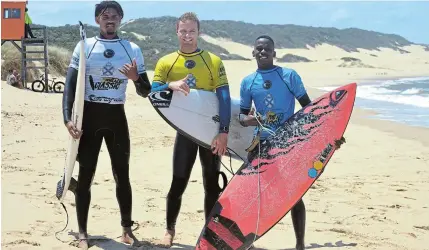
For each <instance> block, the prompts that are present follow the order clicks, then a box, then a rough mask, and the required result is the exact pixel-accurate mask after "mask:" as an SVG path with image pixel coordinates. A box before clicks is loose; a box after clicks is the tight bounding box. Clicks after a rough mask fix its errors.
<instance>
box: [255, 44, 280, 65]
mask: <svg viewBox="0 0 429 250" xmlns="http://www.w3.org/2000/svg"><path fill="white" fill-rule="evenodd" d="M252 54H253V57H255V59H256V62H257V63H258V67H259V68H260V69H269V68H271V67H272V66H273V63H274V57H275V56H276V52H275V51H274V43H273V42H272V41H270V40H269V39H267V38H259V39H258V40H256V41H255V47H254V49H253V52H252Z"/></svg>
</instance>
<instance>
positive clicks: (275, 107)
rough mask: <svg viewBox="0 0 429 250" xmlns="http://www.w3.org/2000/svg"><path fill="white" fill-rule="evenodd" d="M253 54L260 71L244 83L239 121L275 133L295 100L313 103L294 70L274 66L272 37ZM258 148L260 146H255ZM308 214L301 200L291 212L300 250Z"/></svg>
mask: <svg viewBox="0 0 429 250" xmlns="http://www.w3.org/2000/svg"><path fill="white" fill-rule="evenodd" d="M252 54H253V57H255V59H256V62H257V65H258V69H257V70H256V72H254V73H252V74H250V75H248V76H246V77H245V78H244V79H243V81H242V82H241V87H240V117H239V120H240V123H241V125H243V126H245V127H247V126H258V125H259V123H261V124H263V125H264V126H265V127H268V128H270V129H271V130H273V131H275V130H276V129H277V128H278V127H279V126H281V124H283V123H284V122H285V121H287V120H288V119H289V118H290V117H291V116H292V115H293V114H294V109H295V100H294V99H295V98H296V99H297V100H298V101H299V103H300V104H301V106H302V107H304V106H306V105H308V104H310V103H311V100H310V98H309V96H308V94H307V91H306V90H305V88H304V85H303V83H302V81H301V77H300V76H299V75H298V73H297V72H296V71H295V70H293V69H288V68H282V67H279V66H276V65H274V57H275V56H276V52H275V50H274V40H273V39H272V38H271V37H269V36H259V37H258V38H257V39H256V41H255V45H254V49H253V52H252ZM285 93H286V94H285ZM252 102H253V103H254V104H255V107H256V110H258V113H260V114H261V116H262V119H261V121H259V122H258V120H257V118H256V116H255V115H254V114H252V113H251V105H252ZM252 112H253V111H252ZM257 129H258V128H256V129H255V132H257ZM268 135H269V134H268V133H267V132H266V131H261V132H260V139H259V140H260V141H259V143H261V142H262V141H263V140H265V139H266V138H267V137H268ZM344 142H345V139H344V137H342V138H341V139H340V140H337V141H336V143H335V145H336V148H337V149H338V148H339V147H340V146H341V144H342V143H344ZM255 149H257V147H254V150H255ZM305 214H306V211H305V205H304V202H303V200H302V199H301V200H299V201H298V202H297V203H296V205H295V206H294V207H293V208H292V212H291V216H292V222H293V227H294V230H295V236H296V249H297V250H302V249H305V244H304V234H305Z"/></svg>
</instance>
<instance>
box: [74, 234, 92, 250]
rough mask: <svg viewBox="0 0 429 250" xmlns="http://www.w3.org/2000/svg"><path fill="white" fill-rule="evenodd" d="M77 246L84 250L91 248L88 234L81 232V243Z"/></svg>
mask: <svg viewBox="0 0 429 250" xmlns="http://www.w3.org/2000/svg"><path fill="white" fill-rule="evenodd" d="M77 247H78V248H80V249H83V250H88V248H89V244H88V234H86V233H79V244H78V245H77Z"/></svg>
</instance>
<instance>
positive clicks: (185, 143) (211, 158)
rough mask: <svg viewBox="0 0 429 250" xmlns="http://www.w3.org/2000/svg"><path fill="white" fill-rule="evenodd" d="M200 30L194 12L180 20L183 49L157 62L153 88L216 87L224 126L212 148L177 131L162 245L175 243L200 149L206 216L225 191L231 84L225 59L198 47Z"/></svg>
mask: <svg viewBox="0 0 429 250" xmlns="http://www.w3.org/2000/svg"><path fill="white" fill-rule="evenodd" d="M199 31H200V23H199V20H198V18H197V16H196V15H195V14H194V13H185V14H183V15H182V16H181V17H180V18H179V19H178V20H177V24H176V32H177V37H178V40H179V50H178V51H175V52H172V53H170V54H168V55H166V56H164V57H162V58H161V59H160V60H159V61H158V62H157V64H156V67H155V73H154V78H153V83H152V92H154V91H161V90H164V89H167V88H169V89H171V90H173V91H180V92H182V93H184V94H185V95H186V94H187V93H189V91H190V89H191V88H194V89H204V90H207V91H215V92H216V95H217V97H218V100H219V118H220V126H219V133H218V135H217V136H216V137H215V138H214V139H213V142H212V145H211V147H212V150H210V149H206V148H204V147H202V146H198V145H197V144H196V143H195V142H193V141H191V140H190V139H188V138H186V137H185V136H183V135H181V134H179V133H177V136H176V142H175V144H174V153H173V154H174V155H173V180H172V183H171V187H170V191H169V192H168V195H167V215H166V217H167V218H166V220H167V228H166V233H165V235H164V238H163V240H162V245H163V246H164V247H167V248H169V247H171V246H172V244H173V239H174V236H175V232H176V231H175V225H176V220H177V217H178V215H179V210H180V207H181V203H182V195H183V193H184V192H185V189H186V186H187V184H188V181H189V177H190V175H191V171H192V167H193V165H194V162H195V160H196V156H197V151H199V155H200V161H201V165H202V168H203V171H202V172H203V179H204V180H203V183H204V191H205V198H204V212H205V217H206V219H207V217H208V215H209V213H210V211H211V209H212V207H213V206H214V204H215V203H216V201H217V199H218V197H219V193H220V191H221V189H220V187H219V184H218V178H219V174H220V157H221V156H222V155H223V154H224V153H225V151H226V146H227V142H228V131H229V122H230V117H231V104H230V102H231V100H230V95H229V85H228V79H227V76H226V72H225V68H224V66H223V63H222V60H221V59H220V58H219V57H218V56H216V55H214V54H212V53H210V52H208V51H205V50H202V49H199V48H198V45H197V39H198V35H199ZM183 119H186V117H184V118H183Z"/></svg>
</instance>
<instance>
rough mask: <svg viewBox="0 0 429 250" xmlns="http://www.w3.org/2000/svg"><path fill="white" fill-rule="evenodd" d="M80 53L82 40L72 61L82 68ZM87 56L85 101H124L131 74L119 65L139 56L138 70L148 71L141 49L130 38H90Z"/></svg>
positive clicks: (113, 102) (76, 66) (86, 51)
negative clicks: (125, 72) (128, 75)
mask: <svg viewBox="0 0 429 250" xmlns="http://www.w3.org/2000/svg"><path fill="white" fill-rule="evenodd" d="M79 54H80V43H78V44H77V45H76V47H75V49H74V51H73V56H72V59H71V61H70V65H69V66H70V67H73V68H75V69H76V70H79ZM85 56H86V72H85V101H89V102H98V103H108V104H124V103H125V99H126V98H125V92H126V89H127V83H128V78H127V77H126V76H125V75H123V74H122V73H121V72H119V69H121V68H123V66H124V65H125V64H126V63H129V64H132V60H133V59H136V65H137V74H142V73H144V72H146V69H145V65H144V58H143V54H142V51H141V49H140V48H139V47H138V46H137V45H136V44H135V43H133V42H129V41H127V40H122V39H119V38H118V39H102V38H99V37H98V36H96V37H91V38H88V39H86V41H85Z"/></svg>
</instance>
